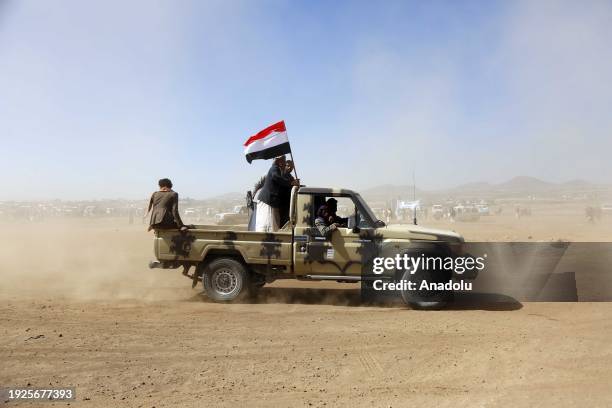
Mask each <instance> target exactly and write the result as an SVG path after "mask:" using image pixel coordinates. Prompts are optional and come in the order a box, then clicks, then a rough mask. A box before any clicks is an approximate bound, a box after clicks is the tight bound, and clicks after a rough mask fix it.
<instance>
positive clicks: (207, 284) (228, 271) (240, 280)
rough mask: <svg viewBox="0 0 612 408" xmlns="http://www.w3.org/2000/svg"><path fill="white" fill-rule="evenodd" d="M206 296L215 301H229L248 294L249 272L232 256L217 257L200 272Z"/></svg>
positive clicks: (242, 297)
mask: <svg viewBox="0 0 612 408" xmlns="http://www.w3.org/2000/svg"><path fill="white" fill-rule="evenodd" d="M202 284H203V286H204V292H205V293H206V296H208V297H209V298H210V299H212V300H214V301H216V302H231V301H232V300H240V299H244V298H246V297H248V295H249V289H250V284H249V273H248V271H247V270H246V268H245V267H244V265H243V264H242V263H240V262H238V261H237V260H235V259H232V258H217V259H215V260H214V261H212V262H210V263H209V264H208V266H207V267H206V269H205V270H204V273H203V274H202Z"/></svg>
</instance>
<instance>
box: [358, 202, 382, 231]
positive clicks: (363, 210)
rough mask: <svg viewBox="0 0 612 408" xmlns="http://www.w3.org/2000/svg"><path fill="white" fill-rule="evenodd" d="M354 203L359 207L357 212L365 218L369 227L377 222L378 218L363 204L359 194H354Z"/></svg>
mask: <svg viewBox="0 0 612 408" xmlns="http://www.w3.org/2000/svg"><path fill="white" fill-rule="evenodd" d="M355 203H356V204H357V206H358V207H359V208H358V209H359V212H360V213H361V214H363V215H364V216H365V218H366V219H367V221H369V222H370V224H371V226H372V227H373V226H374V223H375V222H376V221H378V218H376V216H375V215H374V211H372V209H371V208H370V206H369V205H368V204H367V203H366V202H365V200H364V199H363V197H361V195H359V194H355Z"/></svg>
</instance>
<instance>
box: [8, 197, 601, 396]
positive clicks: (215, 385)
mask: <svg viewBox="0 0 612 408" xmlns="http://www.w3.org/2000/svg"><path fill="white" fill-rule="evenodd" d="M568 214H569V215H568ZM423 224H427V225H431V226H435V227H440V228H451V229H454V230H456V231H458V232H460V233H462V234H464V235H465V236H466V238H467V239H468V240H472V241H479V240H482V241H484V240H493V241H495V240H499V241H505V240H516V241H521V240H534V241H540V240H541V241H549V240H552V241H554V240H558V239H563V240H570V241H602V240H604V241H610V240H611V239H612V222H611V220H609V219H604V220H602V221H601V222H598V223H596V224H594V225H592V224H590V223H588V222H587V221H586V219H585V218H584V216H583V213H582V212H580V211H578V210H576V211H573V212H572V211H569V213H566V212H564V210H563V209H561V210H558V211H557V209H550V210H547V211H539V210H538V211H535V210H534V214H533V216H531V217H528V218H527V217H525V218H523V219H520V220H517V219H515V218H514V217H513V215H512V214H510V213H508V214H502V215H501V216H497V217H494V216H491V217H488V218H486V219H482V220H481V221H479V222H478V223H452V224H451V223H449V222H447V221H428V222H426V221H424V222H423ZM1 227H2V229H1V230H2V234H1V236H0V256H1V258H2V261H3V262H2V264H1V265H0V277H1V278H2V285H1V286H0V311H1V312H0V322H1V326H0V330H1V333H2V336H1V338H0V361H2V369H1V370H0V386H18V387H26V386H30V387H51V386H54V387H61V386H74V387H76V393H77V400H76V402H72V403H70V405H71V406H75V405H76V406H90V407H109V406H128V407H175V406H187V407H200V406H382V407H403V406H409V405H415V404H420V405H424V406H514V407H517V406H518V407H522V406H525V407H527V406H552V405H554V406H575V405H582V406H610V405H612V389H611V387H610V384H611V383H612V318H611V317H610V316H611V315H612V303H608V302H563V303H544V302H541V303H529V302H523V303H521V302H519V301H514V300H507V299H506V300H499V299H494V298H488V297H487V296H485V295H482V296H478V295H476V294H474V295H472V296H465V297H460V298H458V299H457V303H456V304H455V305H454V306H453V307H451V308H450V309H448V310H443V311H437V312H422V311H415V310H410V309H407V308H404V307H401V306H385V307H383V306H376V305H363V304H360V302H359V289H358V286H353V285H348V286H347V285H346V284H335V283H327V284H317V283H314V284H313V283H308V284H307V283H303V282H294V281H286V282H278V283H274V284H272V285H270V286H269V287H268V286H267V287H265V288H264V289H263V291H262V293H261V294H260V296H259V297H258V298H257V299H255V300H253V301H251V302H249V303H242V304H215V303H211V302H209V301H207V300H206V299H205V298H203V297H202V296H201V295H200V291H201V288H200V287H199V286H198V287H196V288H195V289H191V285H190V281H189V280H187V279H185V278H184V277H182V276H181V274H180V271H178V270H149V269H148V268H147V262H148V261H149V260H150V259H151V258H152V245H151V240H152V235H151V233H147V232H146V231H145V227H144V225H142V224H140V223H136V224H133V225H129V224H128V222H127V220H123V219H112V220H110V219H92V220H77V219H55V220H48V221H45V222H39V223H26V222H4V223H3V224H2V225H1ZM0 403H1V402H0ZM11 404H13V403H11ZM15 405H17V404H15ZM24 405H26V404H24ZM54 405H58V406H59V405H61V406H67V403H66V402H64V403H59V402H58V403H45V406H54Z"/></svg>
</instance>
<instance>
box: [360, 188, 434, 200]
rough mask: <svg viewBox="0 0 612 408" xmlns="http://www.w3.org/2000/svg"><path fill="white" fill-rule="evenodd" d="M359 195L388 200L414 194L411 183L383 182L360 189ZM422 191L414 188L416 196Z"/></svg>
mask: <svg viewBox="0 0 612 408" xmlns="http://www.w3.org/2000/svg"><path fill="white" fill-rule="evenodd" d="M360 193H361V195H362V196H363V197H365V198H366V199H368V200H372V201H373V200H378V201H380V200H382V201H386V200H390V199H393V198H398V197H402V198H404V199H406V198H409V197H412V196H413V194H414V190H413V187H412V186H411V185H401V186H396V185H393V184H383V185H380V186H375V187H370V188H366V189H364V190H361V191H360ZM423 193H425V192H424V191H422V190H419V189H418V188H417V189H416V196H417V197H420V196H421V195H422V194H423Z"/></svg>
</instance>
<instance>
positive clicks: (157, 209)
mask: <svg viewBox="0 0 612 408" xmlns="http://www.w3.org/2000/svg"><path fill="white" fill-rule="evenodd" d="M149 210H152V212H151V221H150V222H149V225H150V226H151V227H153V228H181V227H182V226H183V225H184V224H183V221H182V220H181V216H180V215H179V211H178V193H177V192H175V191H172V190H170V191H156V192H154V193H153V195H152V196H151V200H150V201H149Z"/></svg>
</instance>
